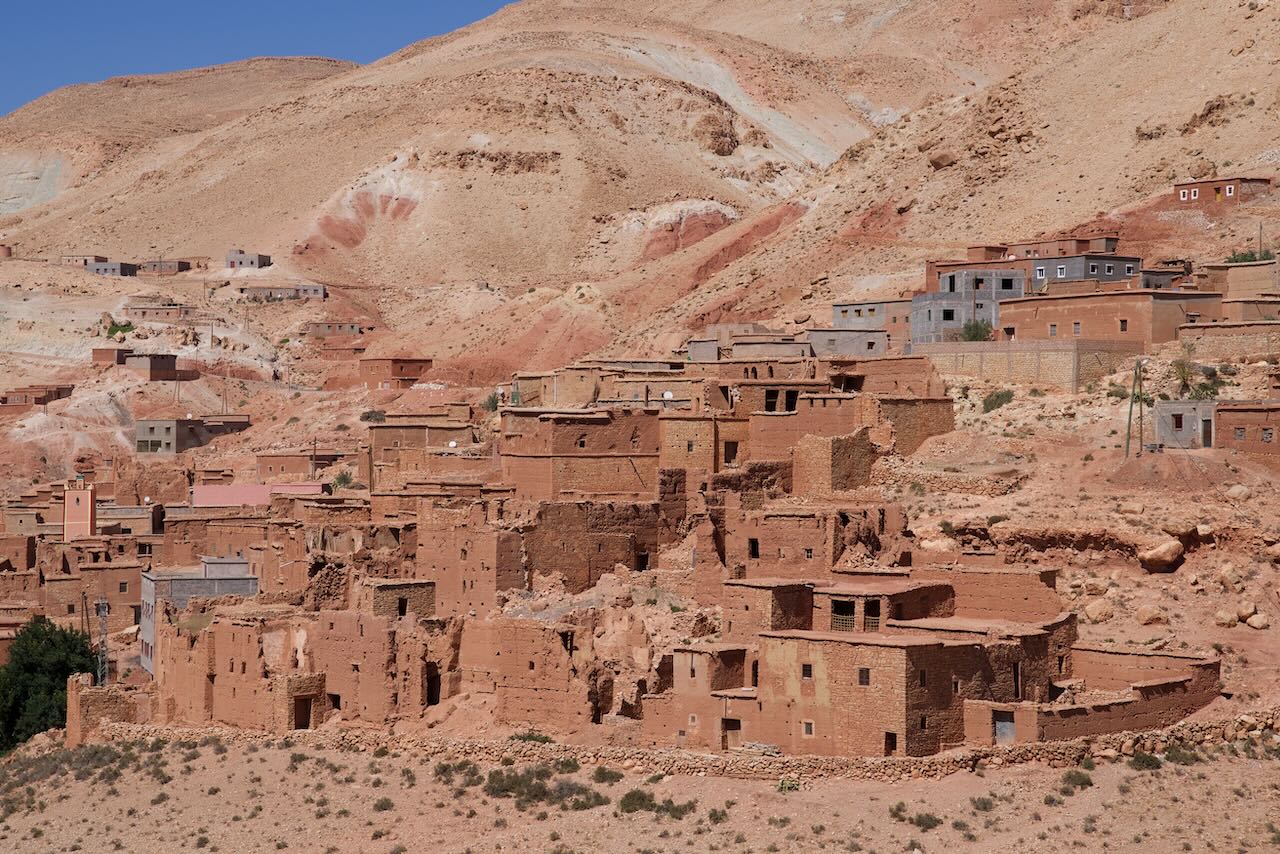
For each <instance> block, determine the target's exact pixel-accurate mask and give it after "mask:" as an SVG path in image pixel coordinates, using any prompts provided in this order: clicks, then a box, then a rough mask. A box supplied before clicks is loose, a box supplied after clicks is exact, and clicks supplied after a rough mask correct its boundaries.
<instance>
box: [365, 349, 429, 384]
mask: <svg viewBox="0 0 1280 854" xmlns="http://www.w3.org/2000/svg"><path fill="white" fill-rule="evenodd" d="M429 370H431V360H430V359H418V358H411V357H408V356H388V357H378V356H369V355H365V356H363V357H361V359H360V382H361V383H362V384H363V385H364V387H365V388H369V389H405V388H410V387H412V386H413V384H414V383H416V382H418V380H419V379H420V378H421V377H422V375H423V374H424V373H426V372H427V371H429Z"/></svg>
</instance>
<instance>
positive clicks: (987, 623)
mask: <svg viewBox="0 0 1280 854" xmlns="http://www.w3.org/2000/svg"><path fill="white" fill-rule="evenodd" d="M889 622H890V623H895V624H901V625H903V626H910V627H912V628H918V629H927V630H929V631H937V632H968V633H971V634H981V635H989V634H993V633H994V634H999V635H1005V636H1007V637H1032V636H1035V635H1042V634H1044V633H1045V631H1046V629H1045V627H1044V626H1043V625H1038V624H1036V623H1015V622H1012V621H1009V620H984V619H981V618H978V617H924V618H921V619H919V620H890V621H889ZM1049 622H1053V621H1052V620H1050V621H1049Z"/></svg>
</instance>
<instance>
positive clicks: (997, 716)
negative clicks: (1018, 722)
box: [991, 712, 1017, 744]
mask: <svg viewBox="0 0 1280 854" xmlns="http://www.w3.org/2000/svg"><path fill="white" fill-rule="evenodd" d="M991 735H992V737H993V738H994V739H995V742H996V744H1013V743H1014V741H1015V740H1016V738H1017V737H1016V735H1015V734H1014V728H1013V712H992V713H991Z"/></svg>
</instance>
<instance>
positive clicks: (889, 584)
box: [813, 576, 951, 596]
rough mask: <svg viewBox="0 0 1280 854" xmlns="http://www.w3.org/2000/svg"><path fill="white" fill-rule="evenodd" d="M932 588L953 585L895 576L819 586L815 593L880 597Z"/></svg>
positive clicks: (844, 581) (842, 581) (843, 581)
mask: <svg viewBox="0 0 1280 854" xmlns="http://www.w3.org/2000/svg"><path fill="white" fill-rule="evenodd" d="M931 587H945V588H946V589H948V590H950V589H951V585H950V584H949V583H947V582H945V581H924V580H916V579H911V578H902V577H900V576H893V577H890V578H886V579H883V580H881V579H878V578H875V579H872V578H869V579H865V580H862V581H846V580H841V581H837V582H835V583H833V584H818V585H816V586H815V587H814V590H813V592H814V595H820V594H825V595H831V596H879V595H885V594H888V595H893V594H895V593H909V592H911V591H912V590H925V589H928V588H931Z"/></svg>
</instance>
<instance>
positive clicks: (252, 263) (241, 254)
mask: <svg viewBox="0 0 1280 854" xmlns="http://www.w3.org/2000/svg"><path fill="white" fill-rule="evenodd" d="M227 266H228V267H230V268H232V269H236V270H239V269H250V270H258V269H261V268H263V267H270V266H271V256H270V255H259V254H258V253H256V252H245V251H244V250H243V249H232V250H229V251H228V252H227Z"/></svg>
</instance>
